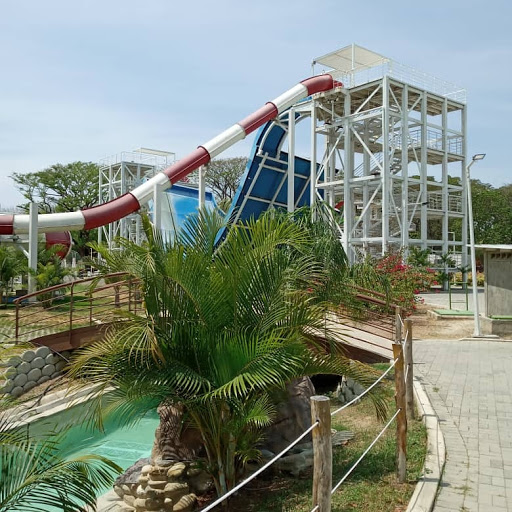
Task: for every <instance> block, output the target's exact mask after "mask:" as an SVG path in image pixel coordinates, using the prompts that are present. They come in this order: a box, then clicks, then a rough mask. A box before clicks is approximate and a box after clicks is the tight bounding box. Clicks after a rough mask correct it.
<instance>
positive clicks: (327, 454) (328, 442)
mask: <svg viewBox="0 0 512 512" xmlns="http://www.w3.org/2000/svg"><path fill="white" fill-rule="evenodd" d="M311 420H312V423H315V422H316V421H318V422H319V425H318V427H316V428H315V429H314V430H313V508H315V507H318V509H317V510H318V512H331V490H332V437H331V402H330V400H329V399H328V398H327V397H326V396H312V397H311Z"/></svg>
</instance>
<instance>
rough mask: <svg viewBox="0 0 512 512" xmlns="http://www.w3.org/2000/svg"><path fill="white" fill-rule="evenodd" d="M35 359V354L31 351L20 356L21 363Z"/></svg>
mask: <svg viewBox="0 0 512 512" xmlns="http://www.w3.org/2000/svg"><path fill="white" fill-rule="evenodd" d="M35 357H36V353H35V352H34V351H33V350H25V352H23V354H21V359H23V361H27V363H30V362H31V361H33V360H34V359H35Z"/></svg>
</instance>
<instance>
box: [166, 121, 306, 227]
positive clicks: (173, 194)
mask: <svg viewBox="0 0 512 512" xmlns="http://www.w3.org/2000/svg"><path fill="white" fill-rule="evenodd" d="M281 122H287V117H286V115H285V116H284V117H283V118H282V119H281ZM286 135H287V133H286V131H285V130H284V129H283V128H282V126H280V125H278V124H276V123H273V122H269V123H267V124H266V125H264V126H262V127H261V128H260V129H259V131H258V132H257V134H256V138H255V141H254V144H253V147H252V150H251V154H250V157H249V160H248V162H247V167H246V169H245V172H244V174H243V176H242V178H241V180H240V185H239V187H238V190H237V192H236V194H235V197H234V199H233V202H232V203H231V207H230V209H229V211H228V213H227V214H226V216H227V219H230V222H243V221H247V220H249V219H250V218H257V217H259V215H261V214H262V213H263V212H264V211H266V210H268V209H269V208H283V209H286V208H287V194H288V175H287V172H288V153H286V152H285V151H282V150H281V148H282V145H283V141H284V139H285V137H286ZM310 174H311V163H310V160H307V159H304V158H301V157H297V156H296V157H295V178H294V197H295V208H300V207H301V206H305V205H309V203H310ZM165 195H166V197H167V200H168V201H167V202H168V206H167V207H165V206H164V207H163V209H162V230H163V231H165V232H167V233H168V232H169V231H172V230H174V229H180V228H181V227H182V226H183V223H184V221H185V219H186V218H187V217H188V216H189V215H194V214H196V213H197V209H198V206H199V195H198V189H197V188H196V187H193V186H191V185H186V184H181V183H180V184H176V185H174V186H173V187H172V188H170V189H169V190H167V191H166V192H165ZM205 206H206V208H209V209H218V207H217V204H216V203H215V199H214V197H213V194H212V193H211V192H210V191H207V192H206V198H205ZM223 235H224V233H223V234H222V235H221V236H223Z"/></svg>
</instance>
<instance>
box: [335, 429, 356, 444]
mask: <svg viewBox="0 0 512 512" xmlns="http://www.w3.org/2000/svg"><path fill="white" fill-rule="evenodd" d="M353 437H354V432H350V430H340V431H337V432H335V433H334V434H333V435H332V445H333V446H341V445H344V444H345V443H346V442H347V441H350V439H352V438H353Z"/></svg>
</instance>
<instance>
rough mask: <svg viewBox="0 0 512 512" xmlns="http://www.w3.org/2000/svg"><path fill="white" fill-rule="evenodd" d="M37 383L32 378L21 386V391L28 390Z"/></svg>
mask: <svg viewBox="0 0 512 512" xmlns="http://www.w3.org/2000/svg"><path fill="white" fill-rule="evenodd" d="M36 386H37V384H36V383H35V382H34V381H33V380H29V381H28V382H27V383H26V384H25V385H24V386H23V392H24V393H25V392H26V391H30V390H31V389H33V388H35V387H36Z"/></svg>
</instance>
